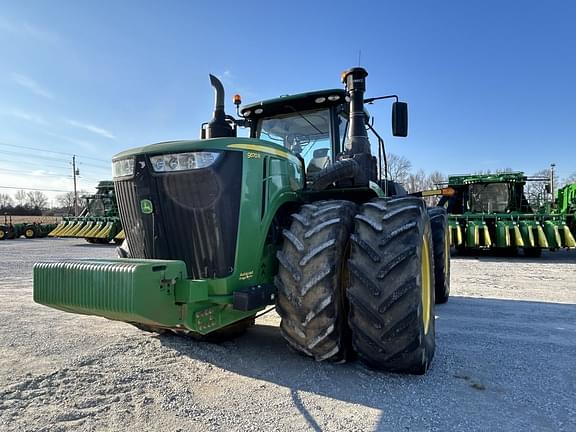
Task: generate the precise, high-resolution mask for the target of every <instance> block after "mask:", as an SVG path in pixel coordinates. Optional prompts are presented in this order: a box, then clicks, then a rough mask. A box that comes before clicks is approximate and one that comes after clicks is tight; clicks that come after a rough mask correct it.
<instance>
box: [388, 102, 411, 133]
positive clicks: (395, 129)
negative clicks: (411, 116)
mask: <svg viewBox="0 0 576 432" xmlns="http://www.w3.org/2000/svg"><path fill="white" fill-rule="evenodd" d="M392 135H394V136H397V137H407V136H408V104H407V103H406V102H394V103H393V104H392Z"/></svg>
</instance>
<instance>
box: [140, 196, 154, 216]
mask: <svg viewBox="0 0 576 432" xmlns="http://www.w3.org/2000/svg"><path fill="white" fill-rule="evenodd" d="M140 210H141V211H142V213H144V214H152V212H153V211H154V206H152V201H150V200H149V199H143V200H142V201H140Z"/></svg>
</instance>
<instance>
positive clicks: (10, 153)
mask: <svg viewBox="0 0 576 432" xmlns="http://www.w3.org/2000/svg"><path fill="white" fill-rule="evenodd" d="M2 154H9V155H16V156H19V157H30V156H31V155H30V154H27V153H18V152H11V151H6V150H2ZM36 157H37V158H42V159H48V160H52V161H56V162H63V160H62V159H58V158H55V157H50V156H36Z"/></svg>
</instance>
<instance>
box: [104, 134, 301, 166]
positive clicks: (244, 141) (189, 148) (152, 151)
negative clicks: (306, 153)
mask: <svg viewBox="0 0 576 432" xmlns="http://www.w3.org/2000/svg"><path fill="white" fill-rule="evenodd" d="M204 150H220V151H225V150H226V151H249V152H260V153H266V154H270V155H274V156H278V157H282V158H285V159H289V160H292V161H293V162H296V163H298V164H300V161H299V159H298V158H297V157H296V155H295V154H294V153H292V152H291V151H290V150H288V149H287V148H285V147H284V146H281V145H278V144H276V143H273V142H270V141H264V140H260V139H255V138H236V137H230V138H212V139H205V140H188V141H186V140H181V141H166V142H161V143H156V144H150V145H146V146H142V147H135V148H132V149H129V150H125V151H123V152H121V153H118V154H116V155H114V157H113V158H112V161H113V162H116V161H120V160H124V159H128V158H130V157H131V156H138V155H148V156H154V155H161V154H169V153H184V152H193V151H204Z"/></svg>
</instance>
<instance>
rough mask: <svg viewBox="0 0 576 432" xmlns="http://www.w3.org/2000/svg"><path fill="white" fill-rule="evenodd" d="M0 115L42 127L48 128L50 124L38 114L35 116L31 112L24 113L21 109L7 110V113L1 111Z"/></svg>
mask: <svg viewBox="0 0 576 432" xmlns="http://www.w3.org/2000/svg"><path fill="white" fill-rule="evenodd" d="M0 115H5V116H10V117H15V118H17V119H21V120H26V121H29V122H32V123H36V124H39V125H41V126H47V125H48V122H47V121H46V120H44V118H43V117H42V116H39V115H38V114H34V113H31V112H27V111H22V110H19V109H10V110H6V111H0Z"/></svg>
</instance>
